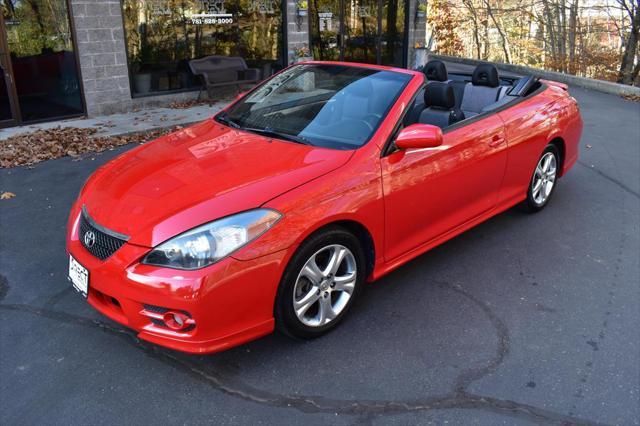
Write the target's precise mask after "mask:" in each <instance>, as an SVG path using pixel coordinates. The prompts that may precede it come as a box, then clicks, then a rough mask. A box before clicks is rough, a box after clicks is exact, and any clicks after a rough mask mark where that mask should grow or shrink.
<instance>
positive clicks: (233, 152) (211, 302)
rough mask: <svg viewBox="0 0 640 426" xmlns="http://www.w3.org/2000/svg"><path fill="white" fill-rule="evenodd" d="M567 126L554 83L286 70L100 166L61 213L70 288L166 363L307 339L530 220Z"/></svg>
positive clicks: (574, 113) (574, 138) (563, 93)
mask: <svg viewBox="0 0 640 426" xmlns="http://www.w3.org/2000/svg"><path fill="white" fill-rule="evenodd" d="M582 127H583V125H582V119H581V117H580V113H579V110H578V106H577V104H576V101H575V99H573V98H572V97H571V96H569V94H568V93H567V87H566V86H564V85H561V84H558V83H552V82H548V81H540V80H538V79H536V78H532V77H523V78H509V77H504V76H503V77H501V76H499V75H498V72H497V70H496V69H495V68H494V67H493V66H490V65H481V66H478V67H477V68H476V69H475V71H474V72H473V75H462V74H447V70H446V68H445V65H444V64H443V63H442V62H430V63H429V64H427V65H426V66H425V68H424V70H422V71H420V72H418V71H409V70H406V69H399V68H389V67H382V66H372V65H361V64H350V63H338V62H307V63H303V64H298V65H294V66H291V67H289V68H287V69H285V70H283V71H282V72H280V73H278V74H276V75H274V76H273V77H271V78H269V79H268V80H266V81H264V82H263V83H262V84H260V85H258V86H257V87H255V88H254V89H253V90H251V91H250V92H248V93H246V94H244V95H243V96H241V97H239V98H238V99H237V100H236V101H234V102H233V103H232V104H231V105H229V106H228V107H227V108H226V109H224V110H223V111H221V112H220V113H218V114H217V115H216V116H214V117H213V118H211V119H208V120H205V121H204V122H202V123H200V124H197V125H194V126H192V127H188V128H185V129H183V130H180V131H177V132H175V133H172V134H169V135H167V136H163V137H161V138H159V139H157V140H155V141H153V142H150V143H147V144H145V145H141V146H138V147H136V148H135V149H132V150H130V151H128V152H126V153H124V154H123V155H121V156H119V157H118V158H116V159H114V160H113V161H111V162H109V163H107V164H106V165H104V166H103V167H101V168H99V169H98V170H97V171H96V172H95V173H94V174H93V176H92V177H91V178H90V179H89V180H88V181H87V183H86V184H85V186H84V188H83V189H82V191H81V193H80V195H79V197H78V200H77V201H76V203H75V204H74V206H73V208H72V210H71V216H70V218H69V225H68V236H67V250H68V252H69V278H70V280H71V282H72V283H73V286H74V287H75V288H76V289H77V290H78V291H79V292H81V293H82V294H83V295H84V296H85V297H87V300H88V302H89V303H90V304H91V305H92V306H94V307H95V308H96V309H97V310H99V311H100V312H102V313H103V314H104V315H106V316H108V317H109V318H111V319H112V320H115V321H117V322H119V323H121V324H124V325H125V326H127V327H130V328H132V329H134V330H136V332H138V333H139V337H140V338H141V339H144V340H147V341H150V342H153V343H156V344H158V345H163V346H166V347H169V348H172V349H176V350H180V351H185V352H192V353H207V352H216V351H220V350H224V349H227V348H229V347H232V346H235V345H238V344H241V343H243V342H247V341H249V340H251V339H255V338H257V337H260V336H263V335H265V334H268V333H270V332H272V331H273V330H274V328H276V327H277V328H278V329H279V330H280V331H282V332H284V333H286V334H288V335H291V336H296V337H302V338H311V337H316V336H320V335H322V334H324V333H326V332H328V331H329V330H331V329H333V328H334V327H335V326H337V325H338V323H340V321H341V320H342V319H343V318H344V317H345V315H346V314H347V312H348V311H349V308H350V307H351V305H352V304H353V303H354V301H355V299H357V298H358V296H359V294H360V292H361V290H362V288H363V287H364V285H365V282H371V281H374V280H376V279H377V278H379V277H381V276H382V275H384V274H386V273H388V272H389V271H391V270H393V269H394V268H397V267H398V266H400V265H402V264H404V263H406V262H407V261H409V260H410V259H412V258H414V257H416V256H419V255H420V254H422V253H424V252H426V251H427V250H429V249H431V248H432V247H434V246H436V245H438V244H441V243H443V242H444V241H446V240H448V239H450V238H453V237H454V236H456V235H457V234H460V233H461V232H463V231H465V230H467V229H469V228H471V227H473V226H474V225H476V224H478V223H480V222H482V221H484V220H486V219H488V218H490V217H491V216H494V215H496V214H498V213H500V212H502V211H504V210H505V209H508V208H510V207H512V206H514V205H515V204H517V203H523V205H524V206H526V207H527V208H528V209H529V210H531V211H538V210H540V209H542V208H543V207H545V205H546V204H547V203H548V202H549V199H550V198H551V196H552V195H553V190H554V188H555V186H556V183H557V181H558V178H559V177H561V176H562V175H563V174H564V173H566V172H567V170H569V169H570V168H571V167H572V166H573V165H574V163H575V162H576V160H577V157H578V142H579V139H580V135H581V132H582ZM410 303H411V301H407V304H410Z"/></svg>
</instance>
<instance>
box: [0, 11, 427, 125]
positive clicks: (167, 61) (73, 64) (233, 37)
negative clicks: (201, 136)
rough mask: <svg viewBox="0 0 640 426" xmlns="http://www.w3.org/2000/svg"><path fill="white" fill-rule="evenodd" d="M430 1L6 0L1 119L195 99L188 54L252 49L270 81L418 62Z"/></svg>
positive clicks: (226, 77) (196, 82)
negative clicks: (307, 63)
mask: <svg viewBox="0 0 640 426" xmlns="http://www.w3.org/2000/svg"><path fill="white" fill-rule="evenodd" d="M425 2H426V0H308V1H307V0H298V1H295V0H29V1H26V0H2V1H1V3H0V4H2V8H3V9H2V12H3V13H2V19H1V22H0V67H1V68H2V72H3V77H4V78H2V79H0V82H2V86H1V87H0V96H1V98H0V127H9V126H16V125H23V124H29V123H36V122H42V121H51V120H58V119H63V118H71V117H78V116H90V117H91V116H99V115H105V114H111V113H119V112H126V111H131V110H134V109H139V108H144V107H151V106H160V105H169V104H171V103H173V102H177V101H185V100H188V99H193V98H195V97H197V96H198V95H199V94H200V91H201V89H202V86H203V82H202V79H201V78H200V77H199V76H197V75H194V74H193V72H192V69H191V68H190V66H189V62H190V61H191V60H192V59H198V58H203V57H208V56H219V57H233V58H242V60H243V61H244V63H245V64H246V67H248V68H250V69H252V70H254V71H253V72H254V74H255V73H257V78H259V79H264V78H267V77H269V76H270V75H272V74H273V73H275V72H277V71H278V70H280V69H282V68H284V67H286V66H287V65H289V64H291V63H293V62H296V61H300V60H305V59H311V58H313V59H316V60H344V61H354V62H364V63H371V64H383V65H394V66H399V67H407V66H410V65H412V64H414V58H415V57H416V55H417V56H420V57H421V56H422V55H420V54H417V53H416V52H417V49H416V46H417V45H418V46H419V45H420V43H424V38H425V35H424V33H425V13H424V9H425V7H426V6H425V4H426V3H425ZM234 61H235V62H237V61H238V60H237V59H235V60H234ZM224 63H225V62H224V61H222V62H221V64H222V65H220V67H219V81H221V82H222V83H224V82H225V81H228V82H229V85H230V86H232V85H233V84H232V83H233V79H234V78H235V75H236V72H237V71H236V70H231V71H230V70H225V66H224ZM240 63H242V61H240ZM255 70H257V71H255ZM215 72H216V73H217V72H218V71H215ZM230 73H231V76H230ZM214 79H215V76H214ZM224 86H225V84H220V90H223V89H224ZM212 96H214V97H215V96H216V90H213V93H212Z"/></svg>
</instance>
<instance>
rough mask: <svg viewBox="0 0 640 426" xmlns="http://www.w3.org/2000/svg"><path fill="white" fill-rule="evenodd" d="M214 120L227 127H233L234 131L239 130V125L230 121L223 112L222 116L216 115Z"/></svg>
mask: <svg viewBox="0 0 640 426" xmlns="http://www.w3.org/2000/svg"><path fill="white" fill-rule="evenodd" d="M216 120H218V121H220V122H221V123H224V124H226V125H228V126H229V127H233V128H234V129H239V128H240V125H239V124H238V123H236V122H235V121H233V120H232V119H230V118H229V115H228V114H227V113H225V112H223V113H222V114H218V115H217V116H216Z"/></svg>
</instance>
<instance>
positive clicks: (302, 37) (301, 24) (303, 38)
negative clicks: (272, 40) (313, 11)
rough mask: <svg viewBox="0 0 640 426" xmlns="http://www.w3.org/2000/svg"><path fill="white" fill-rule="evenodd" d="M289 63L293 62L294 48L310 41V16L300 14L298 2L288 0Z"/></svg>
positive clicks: (307, 44) (309, 44) (308, 43)
mask: <svg viewBox="0 0 640 426" xmlns="http://www.w3.org/2000/svg"><path fill="white" fill-rule="evenodd" d="M286 30H287V64H291V63H293V59H294V54H293V52H294V50H295V49H296V48H299V47H302V46H304V45H306V46H307V47H309V48H310V47H311V43H310V41H309V16H298V2H297V1H295V0H287V28H286Z"/></svg>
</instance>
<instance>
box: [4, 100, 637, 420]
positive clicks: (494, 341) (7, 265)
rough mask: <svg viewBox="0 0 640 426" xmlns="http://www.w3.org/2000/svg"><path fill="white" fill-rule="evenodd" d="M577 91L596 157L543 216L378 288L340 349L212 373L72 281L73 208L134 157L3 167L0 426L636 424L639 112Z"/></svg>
mask: <svg viewBox="0 0 640 426" xmlns="http://www.w3.org/2000/svg"><path fill="white" fill-rule="evenodd" d="M571 92H572V94H573V95H574V96H575V97H576V98H577V99H578V101H579V103H580V106H581V110H582V113H583V117H584V120H585V131H584V136H583V138H582V141H581V158H580V161H579V163H578V164H577V165H576V166H575V167H574V169H573V170H572V171H571V172H570V173H569V174H568V175H567V176H566V177H564V178H562V179H561V180H560V182H559V186H558V188H557V190H556V192H555V194H554V199H553V200H552V201H551V203H550V205H549V206H548V207H547V209H545V210H544V211H543V212H541V213H539V214H536V215H528V214H525V213H522V212H521V211H520V210H518V209H512V210H510V211H507V212H506V213H504V214H501V215H499V216H497V217H495V218H493V219H491V220H489V221H488V222H486V223H484V224H482V225H480V226H478V227H476V228H475V229H473V230H471V231H468V232H466V233H465V234H463V235H461V236H459V237H457V238H455V239H454V240H452V241H450V242H448V243H446V244H444V245H442V246H440V247H438V248H436V249H434V250H432V251H431V252H429V253H427V254H426V255H423V256H421V257H419V258H418V259H416V260H414V261H412V262H411V263H409V264H408V265H406V266H404V267H401V268H400V269H398V270H397V271H395V272H393V273H391V274H390V275H388V276H386V277H385V278H383V279H381V280H380V281H378V282H376V283H374V284H372V285H370V286H368V287H367V289H366V291H365V292H364V293H363V297H362V298H361V300H360V301H359V303H358V304H357V305H356V306H354V309H353V310H352V311H351V312H350V315H349V317H348V318H347V320H346V321H345V322H344V323H343V324H342V325H341V326H340V327H339V328H338V329H337V330H335V331H334V332H332V333H330V334H329V335H327V336H326V337H323V338H320V339H317V340H314V341H309V342H297V341H293V340H289V339H287V338H285V337H282V336H280V335H278V334H274V335H270V336H267V337H265V338H263V339H260V340H258V341H255V342H252V343H249V344H246V345H244V346H241V347H238V348H234V349H231V350H229V351H227V352H223V353H220V354H216V355H211V356H190V355H184V354H180V353H176V352H171V351H169V350H165V349H162V348H159V347H156V346H153V345H150V344H146V343H144V342H140V341H138V340H137V339H136V337H135V334H134V333H132V332H130V331H128V330H127V329H125V328H123V327H122V326H120V325H118V324H115V323H113V322H111V321H109V320H107V319H106V318H104V317H102V316H101V315H100V314H98V313H97V312H96V311H94V310H93V309H92V308H91V307H90V306H89V305H87V303H86V302H85V301H84V299H82V297H81V296H79V295H78V294H77V293H76V292H75V291H74V290H72V289H71V286H70V284H69V283H68V281H67V278H66V274H67V261H68V260H67V256H66V253H65V248H64V238H65V226H66V220H67V214H68V211H69V208H70V205H71V203H72V201H73V199H74V198H75V197H76V195H77V194H78V191H79V189H80V187H81V185H82V183H83V182H84V180H85V179H86V178H87V177H88V176H89V175H90V174H91V172H92V171H93V170H95V169H96V168H97V167H98V166H99V165H101V164H103V163H104V162H106V161H107V160H109V159H110V158H112V157H114V156H115V155H117V154H118V153H119V152H121V151H122V150H123V149H120V150H117V151H113V152H109V153H106V154H102V155H99V156H93V157H92V156H88V157H85V158H84V159H83V160H82V161H73V160H72V159H70V158H63V159H60V160H53V161H48V162H46V163H42V164H39V165H37V166H35V167H34V168H33V169H26V168H21V169H12V170H0V179H1V181H0V190H2V191H10V192H13V193H15V194H16V197H15V198H13V199H11V200H3V201H0V274H1V276H0V298H1V299H2V300H1V301H0V424H4V425H10V424H21V425H27V424H85V425H86V424H91V425H97V424H109V425H112V424H118V423H129V424H201V423H216V424H239V423H246V424H307V425H313V424H328V423H330V424H337V425H342V424H374V425H378V424H401V425H406V424H429V423H434V424H442V423H444V422H449V423H451V424H477V425H495V424H509V425H513V424H517V425H519V424H539V423H559V424H561V423H565V424H571V423H577V424H580V423H584V424H589V423H603V424H624V425H629V424H638V423H640V396H639V387H640V308H639V303H640V282H639V281H640V229H639V226H640V221H639V217H640V103H634V102H630V101H626V100H623V99H621V98H618V97H615V96H611V95H605V94H601V93H597V92H589V91H585V90H580V89H572V90H571ZM124 149H126V147H125V148H124Z"/></svg>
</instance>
